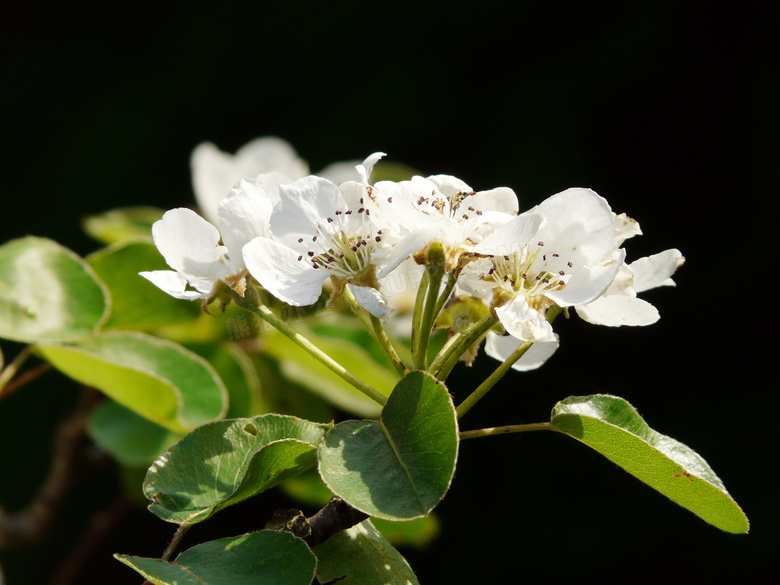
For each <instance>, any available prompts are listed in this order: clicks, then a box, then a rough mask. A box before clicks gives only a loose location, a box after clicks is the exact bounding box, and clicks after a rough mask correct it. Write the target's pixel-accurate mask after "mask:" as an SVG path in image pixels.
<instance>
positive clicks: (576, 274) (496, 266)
mask: <svg viewBox="0 0 780 585" xmlns="http://www.w3.org/2000/svg"><path fill="white" fill-rule="evenodd" d="M265 140H269V139H265ZM273 140H278V139H273ZM252 144H254V145H255V152H256V151H257V150H258V144H257V143H252ZM260 145H261V146H263V147H264V148H265V149H266V155H267V154H268V149H269V148H270V149H271V150H273V148H271V147H272V146H273V145H276V147H278V148H279V149H281V150H280V152H277V153H276V154H275V155H273V156H270V155H268V156H267V157H266V158H267V159H268V160H266V161H265V162H264V163H263V164H258V165H255V167H254V168H255V169H256V168H261V169H262V171H263V172H261V173H260V174H252V175H251V176H245V177H242V178H239V177H236V176H235V173H246V165H244V166H242V165H241V164H238V163H237V162H235V161H234V162H230V160H228V159H225V160H227V161H228V162H225V160H222V159H221V158H220V157H229V155H224V154H223V153H218V151H216V153H218V154H219V156H217V154H216V153H215V152H214V151H215V149H214V147H213V146H209V145H207V146H201V147H199V149H197V150H196V153H195V155H194V156H193V178H194V183H195V185H196V191H201V192H204V188H203V185H204V184H207V183H209V181H207V180H206V179H204V177H207V176H209V175H211V176H219V177H221V179H220V180H221V181H222V182H223V186H224V184H227V183H226V181H228V180H233V181H235V184H234V185H233V187H232V190H230V191H229V193H228V194H227V196H225V197H224V198H222V199H221V200H220V201H218V202H217V201H215V198H214V197H213V196H212V197H211V199H209V201H210V203H208V205H210V206H211V207H212V208H213V207H214V204H216V213H215V214H214V213H213V211H212V212H206V211H205V209H206V208H205V207H204V214H205V215H207V216H214V215H215V216H216V223H217V227H214V226H213V225H212V224H211V223H209V222H208V221H206V220H205V219H203V218H202V217H200V216H199V215H198V214H196V213H195V212H193V211H191V210H189V209H183V208H182V209H174V210H171V211H168V212H167V213H166V214H165V215H164V216H163V218H162V219H161V220H160V221H158V222H157V223H155V224H154V226H153V230H152V232H153V236H154V240H155V244H156V245H157V247H158V248H159V250H160V252H161V253H162V255H163V256H164V258H165V260H166V261H167V263H168V265H169V266H170V267H171V268H173V271H156V272H146V273H142V275H143V276H145V277H146V278H147V279H149V280H150V281H152V282H153V283H154V284H156V285H157V286H158V287H160V288H161V289H162V290H164V291H165V292H167V293H169V294H171V295H173V296H175V297H177V298H183V299H204V300H205V302H206V303H208V302H209V301H211V300H213V299H214V298H216V297H217V296H218V294H219V291H224V290H225V285H227V287H229V288H230V289H232V290H233V291H235V293H237V294H238V295H241V296H243V295H244V292H245V289H246V287H247V286H248V285H249V282H256V283H257V284H259V285H260V286H261V287H262V288H263V289H265V290H266V291H267V292H269V293H270V294H271V295H273V296H274V297H276V298H278V299H279V300H281V301H283V302H285V303H288V304H290V305H294V306H306V305H310V304H313V303H315V302H317V300H318V299H319V298H320V296H321V295H322V293H323V285H324V284H325V283H326V282H329V284H330V288H329V290H330V294H331V300H332V301H333V300H335V299H337V298H339V297H341V296H342V295H344V294H349V295H350V296H351V297H354V299H355V300H356V301H357V303H358V304H359V305H360V307H362V309H364V310H365V311H367V312H368V313H369V314H370V315H371V316H373V317H376V318H379V319H381V320H386V319H388V318H389V317H390V316H391V314H392V313H393V309H394V307H398V306H400V300H399V299H400V297H401V296H403V295H404V293H407V294H408V293H409V292H410V291H408V290H403V288H404V287H397V286H396V287H392V286H389V284H390V283H391V282H397V281H398V279H397V276H398V272H399V271H401V270H409V268H408V267H409V265H410V264H412V263H413V264H412V265H413V266H417V267H420V266H421V267H423V268H424V269H425V270H427V271H428V272H429V273H430V274H436V275H438V280H435V286H436V292H437V293H439V292H441V291H442V290H444V291H446V293H445V294H447V295H448V298H450V297H452V298H456V297H457V298H463V297H466V296H470V297H471V298H473V299H476V300H477V301H478V302H480V303H482V304H483V306H484V307H485V309H486V311H485V312H486V313H488V314H489V315H491V316H492V317H493V319H495V320H497V324H500V327H499V326H494V327H493V329H492V331H490V332H489V333H487V340H486V346H485V348H486V352H487V353H488V354H489V355H491V356H493V357H495V358H498V359H502V360H503V359H505V358H506V357H507V356H508V355H510V354H511V353H512V352H513V351H515V349H516V348H517V347H518V346H519V345H520V344H523V343H525V342H531V343H533V344H534V346H533V348H532V349H531V351H529V352H527V355H525V356H524V358H523V359H522V360H520V361H518V362H517V363H516V364H515V366H514V367H515V368H517V369H530V368H533V367H538V365H540V364H541V363H543V362H544V360H546V359H547V358H548V357H549V356H550V355H551V354H552V352H554V351H555V349H556V348H557V346H558V340H557V336H556V334H555V333H554V332H553V328H552V324H551V318H550V316H551V313H550V310H551V309H552V308H553V307H555V308H556V310H555V311H554V312H553V313H554V314H557V311H558V310H560V309H564V310H567V309H570V308H573V309H574V310H576V312H577V314H578V315H580V316H581V317H582V318H583V319H585V320H586V321H588V322H590V323H595V324H601V325H608V326H620V325H648V324H650V323H653V322H655V321H656V320H657V319H658V312H657V311H656V309H655V308H654V307H653V306H652V305H650V304H649V303H647V302H646V301H644V300H641V299H639V298H637V293H640V292H642V291H644V290H647V289H650V288H654V287H657V286H663V285H673V284H674V282H673V281H672V280H671V278H670V277H671V275H672V274H673V273H674V272H675V270H676V269H677V268H679V266H681V265H682V263H683V257H682V255H681V254H680V252H679V251H677V250H674V249H672V250H666V251H665V252H662V253H660V254H656V255H653V256H649V257H647V258H642V259H640V260H637V261H635V262H632V263H627V262H626V252H625V250H624V249H623V248H622V245H623V242H624V241H625V240H626V239H627V238H630V237H632V236H634V235H638V234H640V233H641V231H640V229H639V225H638V224H637V223H636V222H635V221H634V220H632V219H630V218H629V217H627V216H626V215H625V214H621V215H618V214H615V213H614V212H613V211H612V209H611V208H610V206H609V204H608V203H607V201H606V200H605V199H604V198H603V197H601V196H599V195H598V194H596V193H595V192H594V191H591V190H589V189H580V188H575V189H568V190H566V191H563V192H562V193H558V194H557V195H553V196H552V197H550V198H549V199H547V200H545V201H544V202H542V203H541V204H540V205H538V206H536V207H534V208H532V209H529V210H527V211H525V212H523V213H520V212H519V209H518V200H517V197H516V195H515V193H514V192H513V191H512V190H511V189H509V188H507V187H501V188H497V189H492V190H488V191H475V190H474V189H472V188H471V187H470V186H469V185H467V184H466V183H464V182H463V181H461V180H459V179H457V178H455V177H452V176H449V175H434V176H429V177H426V178H423V177H419V176H415V177H413V178H412V179H411V180H404V181H379V182H376V183H373V184H372V183H371V181H370V176H371V172H372V169H373V167H374V165H375V164H376V163H377V162H378V161H379V160H380V159H381V158H382V157H383V156H384V153H375V154H373V155H371V156H369V157H368V158H367V159H366V160H365V161H364V162H363V163H362V164H358V165H354V167H353V168H354V171H351V173H345V172H344V166H343V165H338V166H336V167H334V168H337V169H339V172H338V173H332V174H331V175H330V176H321V175H320V176H315V175H305V164H304V163H302V161H300V159H297V158H296V157H295V156H294V151H292V154H290V152H289V151H288V150H287V149H288V148H289V145H287V146H284V145H286V143H282V142H281V141H278V142H272V143H271V144H269V143H263V142H262V141H261V142H260ZM245 148H247V147H245ZM250 150H252V149H250ZM259 150H262V148H261V149H259ZM282 151H283V152H282ZM285 153H286V154H285ZM208 157H211V158H213V159H215V160H216V161H217V162H218V163H219V165H217V166H218V167H219V168H218V169H217V170H216V171H214V169H213V168H212V171H211V172H210V173H209V172H207V171H205V170H203V169H202V168H200V167H201V166H203V165H204V164H206V163H204V162H203V160H207V159H208ZM256 158H257V157H256ZM260 158H262V157H260ZM240 159H241V152H239V154H238V155H237V156H236V159H235V160H236V161H239V160H240ZM196 160H198V161H201V162H199V163H198V164H196ZM274 161H275V162H274ZM279 161H282V162H279ZM209 164H210V163H209ZM230 164H232V165H233V167H231V168H227V167H228V166H230ZM198 165H200V166H198ZM220 165H221V166H220ZM275 165H276V166H275ZM206 166H208V164H206ZM213 166H214V164H212V167H213ZM226 168H227V170H226ZM231 173H233V175H231ZM336 175H338V177H337V176H336ZM218 182H219V181H217V180H212V181H211V182H210V184H212V185H216V184H217V183H218ZM215 189H216V187H215V188H214V189H212V191H211V192H212V193H216V192H218V191H216V190H215ZM225 190H227V188H225ZM201 199H202V197H201ZM217 228H218V229H217ZM417 270H420V268H417ZM250 277H251V278H250ZM419 280H420V279H419V278H416V279H414V278H405V279H403V281H404V282H406V283H410V284H411V283H412V282H413V281H416V282H415V284H417V283H418V282H419ZM431 286H434V285H433V284H432V285H431ZM346 291H348V292H346ZM443 306H444V304H443V303H441V304H439V310H440V309H441V307H443ZM435 317H436V316H435V315H434V318H435ZM497 330H500V332H498V331H497ZM504 333H505V334H504Z"/></svg>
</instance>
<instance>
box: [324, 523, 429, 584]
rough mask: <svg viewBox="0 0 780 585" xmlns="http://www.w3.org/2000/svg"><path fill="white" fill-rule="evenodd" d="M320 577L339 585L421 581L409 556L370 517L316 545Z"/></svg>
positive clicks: (416, 582) (326, 581)
mask: <svg viewBox="0 0 780 585" xmlns="http://www.w3.org/2000/svg"><path fill="white" fill-rule="evenodd" d="M314 554H316V555H317V560H318V561H319V562H318V564H317V580H319V581H320V582H321V583H330V582H333V581H338V584H339V585H342V584H343V585H350V584H351V585H419V581H417V577H415V575H414V572H413V571H412V568H411V567H410V566H409V563H407V562H406V559H405V558H404V557H403V556H401V553H399V552H398V551H397V550H396V549H394V548H393V546H392V545H391V544H390V543H389V542H387V541H386V540H385V539H384V537H383V536H382V535H381V534H380V533H379V532H378V531H377V529H376V528H374V526H372V524H371V521H370V520H364V521H363V522H361V523H360V524H357V525H355V526H353V527H352V528H349V529H348V530H344V531H342V532H339V533H337V534H334V535H333V536H331V537H330V538H329V539H328V540H326V541H325V542H323V543H322V544H320V545H317V546H315V547H314Z"/></svg>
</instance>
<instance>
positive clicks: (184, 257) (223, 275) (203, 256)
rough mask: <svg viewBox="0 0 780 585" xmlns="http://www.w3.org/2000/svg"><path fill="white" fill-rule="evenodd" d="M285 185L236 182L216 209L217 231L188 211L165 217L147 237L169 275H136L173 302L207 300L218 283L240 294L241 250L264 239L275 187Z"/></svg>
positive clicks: (266, 180)
mask: <svg viewBox="0 0 780 585" xmlns="http://www.w3.org/2000/svg"><path fill="white" fill-rule="evenodd" d="M288 182H289V180H288V179H287V178H285V177H283V176H282V175H279V174H278V173H269V174H267V175H261V176H259V177H257V178H255V179H242V180H241V181H239V183H238V185H236V186H235V187H234V188H233V190H232V191H231V192H230V194H229V195H228V196H227V197H226V198H224V199H223V200H222V202H221V203H220V204H219V207H218V212H217V215H218V222H219V228H220V229H219V230H217V228H216V227H214V226H213V225H212V224H211V223H209V222H208V221H206V220H205V219H203V218H202V217H201V216H199V215H198V214H197V213H195V212H194V211H192V210H191V209H186V208H178V209H172V210H170V211H167V212H166V213H165V214H164V215H163V217H162V219H160V220H159V221H156V222H155V223H154V225H153V226H152V236H153V238H154V243H155V245H156V246H157V249H158V250H159V251H160V253H161V254H162V256H163V258H165V261H166V262H167V264H168V266H170V267H171V268H173V270H155V271H151V272H141V273H140V275H141V276H143V277H144V278H146V279H147V280H149V281H150V282H152V283H154V284H155V285H156V286H157V287H159V288H160V289H162V290H163V291H165V292H166V293H168V294H170V295H172V296H174V297H176V298H179V299H188V300H196V299H206V300H208V299H209V298H210V297H211V295H212V293H213V292H214V291H215V287H216V285H217V284H218V283H219V282H221V281H222V282H225V283H226V284H227V285H228V286H230V287H231V288H233V289H234V290H236V291H237V292H238V293H239V294H243V292H244V289H245V286H246V282H245V273H246V265H245V264H244V260H243V257H242V254H241V249H242V248H243V246H244V245H245V244H246V243H247V242H249V241H250V240H252V239H254V238H255V237H258V236H264V235H267V234H268V233H269V231H270V218H271V212H272V209H273V207H274V205H275V204H276V203H277V202H278V200H279V195H278V190H279V185H280V184H283V183H288Z"/></svg>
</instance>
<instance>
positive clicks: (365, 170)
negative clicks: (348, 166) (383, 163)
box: [355, 152, 387, 185]
mask: <svg viewBox="0 0 780 585" xmlns="http://www.w3.org/2000/svg"><path fill="white" fill-rule="evenodd" d="M385 156H387V155H386V154H385V153H384V152H375V153H374V154H371V155H369V156H368V158H366V160H364V161H363V163H362V164H359V165H357V166H356V167H355V170H357V172H358V174H359V175H360V178H361V179H362V180H363V183H365V184H366V185H367V184H368V178H369V177H370V176H371V171H373V170H374V165H375V164H376V163H377V162H379V160H380V159H381V158H382V157H385Z"/></svg>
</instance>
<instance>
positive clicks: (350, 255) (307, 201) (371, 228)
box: [243, 153, 410, 319]
mask: <svg viewBox="0 0 780 585" xmlns="http://www.w3.org/2000/svg"><path fill="white" fill-rule="evenodd" d="M381 156H383V154H382V153H377V154H375V155H372V156H370V157H369V158H367V159H366V160H365V161H364V162H363V164H362V165H358V169H357V171H358V172H359V174H360V176H361V178H362V181H361V182H356V181H347V182H345V183H342V184H341V185H339V186H337V185H335V184H334V183H332V182H331V181H329V180H327V179H324V178H322V177H316V176H309V177H304V178H302V179H299V180H297V181H295V182H293V183H290V184H287V185H282V186H280V187H279V196H280V202H279V204H278V206H277V207H276V209H275V211H274V213H273V216H272V218H271V234H270V236H265V237H258V238H255V239H254V240H252V241H251V242H249V243H248V244H247V245H245V246H244V248H243V256H244V261H245V262H246V265H247V267H248V269H249V272H250V273H251V274H252V276H254V278H255V279H256V280H257V281H258V282H259V283H260V284H261V285H262V286H263V287H264V288H265V289H266V290H268V291H269V292H270V293H271V294H273V295H274V296H275V297H277V298H279V299H281V300H282V301H284V302H286V303H289V304H291V305H295V306H305V305H310V304H313V303H314V302H316V301H317V299H318V298H319V296H320V294H321V293H322V285H323V283H324V281H325V280H326V279H327V278H328V277H331V280H332V282H333V284H334V288H335V290H334V297H338V295H339V294H341V292H342V290H343V287H344V286H346V285H350V287H351V290H352V292H353V294H354V295H355V298H356V299H357V300H358V302H359V303H360V304H361V305H362V306H363V307H364V308H366V310H368V311H369V312H370V313H372V314H373V315H376V316H377V317H380V318H383V319H384V318H387V317H388V316H389V314H390V312H391V308H390V307H389V305H388V304H387V302H386V301H385V299H384V298H383V297H382V295H381V293H380V292H379V290H378V289H379V281H378V270H381V269H382V268H383V267H385V266H386V265H387V263H388V262H393V263H394V265H393V266H392V267H393V268H394V267H395V266H396V265H397V264H398V263H399V262H400V261H401V260H403V254H401V255H397V254H395V253H393V254H391V252H395V245H390V243H389V242H386V234H385V232H384V229H383V228H382V227H381V226H382V225H383V222H382V219H381V217H379V215H380V214H379V213H378V212H377V208H376V207H374V206H371V205H370V203H369V202H370V200H369V197H368V194H369V192H371V191H372V189H371V188H370V187H369V185H368V183H367V181H368V175H369V174H370V172H371V168H372V167H373V164H374V163H375V162H376V161H377V160H378V159H379V158H381ZM372 212H373V215H372ZM409 253H410V252H406V256H408V255H409Z"/></svg>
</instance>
